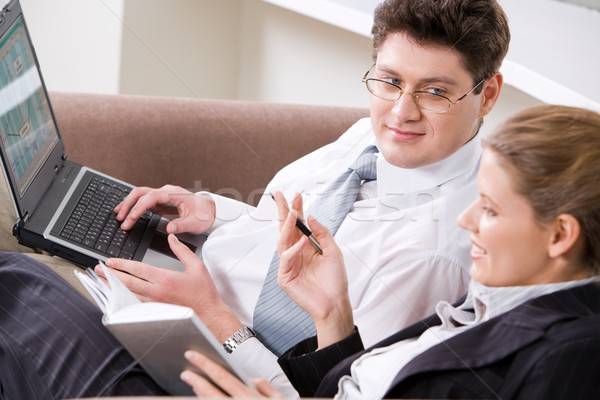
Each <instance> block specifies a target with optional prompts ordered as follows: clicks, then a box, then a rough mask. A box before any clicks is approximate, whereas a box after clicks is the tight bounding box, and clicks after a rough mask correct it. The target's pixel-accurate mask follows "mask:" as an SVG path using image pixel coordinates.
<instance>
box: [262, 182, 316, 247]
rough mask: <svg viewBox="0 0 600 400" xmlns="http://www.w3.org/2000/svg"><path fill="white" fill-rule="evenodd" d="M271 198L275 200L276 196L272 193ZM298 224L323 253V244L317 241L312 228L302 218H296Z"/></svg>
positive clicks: (314, 245)
mask: <svg viewBox="0 0 600 400" xmlns="http://www.w3.org/2000/svg"><path fill="white" fill-rule="evenodd" d="M271 198H272V199H273V200H275V197H274V196H273V195H272V194H271ZM296 226H297V227H298V229H300V231H301V232H302V233H303V234H304V235H305V236H306V237H308V240H310V242H311V243H312V245H313V247H314V248H315V249H316V250H317V251H318V252H319V254H323V248H322V247H321V245H320V244H319V242H317V239H316V238H315V235H313V233H312V232H311V230H310V229H308V226H306V225H304V222H302V221H301V220H300V218H296Z"/></svg>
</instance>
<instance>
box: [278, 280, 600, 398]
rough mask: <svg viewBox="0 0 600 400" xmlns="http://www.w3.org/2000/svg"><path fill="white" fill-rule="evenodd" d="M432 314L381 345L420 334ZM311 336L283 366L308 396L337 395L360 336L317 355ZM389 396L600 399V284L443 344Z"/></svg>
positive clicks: (418, 360) (412, 366)
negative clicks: (339, 383)
mask: <svg viewBox="0 0 600 400" xmlns="http://www.w3.org/2000/svg"><path fill="white" fill-rule="evenodd" d="M440 323H441V321H440V320H439V318H438V317H437V316H436V315H433V316H431V317H429V318H427V319H425V320H423V321H421V322H418V323H416V324H414V325H412V326H410V327H408V328H406V329H404V330H402V331H400V332H398V333H396V334H395V335H392V336H390V337H389V338H387V339H385V340H383V341H382V342H380V343H378V344H376V345H375V346H373V347H372V348H371V349H373V348H376V347H383V346H388V345H391V344H393V343H396V342H398V341H401V340H404V339H407V338H411V337H415V336H418V335H420V334H421V333H423V332H424V331H425V330H426V329H427V328H428V327H430V326H434V325H439V324H440ZM315 348H316V339H315V338H311V339H307V340H305V341H304V342H301V343H299V344H298V345H296V346H294V348H292V349H291V350H290V351H288V352H287V353H286V354H284V355H283V356H282V357H281V358H280V359H279V363H280V365H281V367H282V368H283V370H284V372H285V373H286V375H287V376H288V377H289V379H290V381H291V382H292V384H293V385H294V387H295V388H296V389H297V390H298V392H299V393H300V395H301V396H303V397H310V396H315V397H331V396H333V395H334V394H335V393H336V392H337V384H338V381H339V379H340V378H341V377H342V376H344V375H349V374H350V365H351V363H352V362H353V361H354V360H355V359H356V358H358V357H360V356H361V355H362V354H364V352H365V351H369V350H371V349H368V350H363V346H362V342H361V340H360V335H359V334H358V332H355V333H354V334H353V335H351V336H350V337H348V338H346V339H344V340H342V341H340V342H338V343H336V344H334V345H332V346H329V347H327V348H325V349H321V350H319V351H317V352H315V351H314V350H315ZM385 397H386V398H402V397H405V398H406V397H410V398H461V399H466V398H477V399H483V398H485V399H488V398H492V399H516V398H522V399H562V398H568V399H579V398H580V399H600V288H599V287H598V286H597V285H596V284H588V285H585V286H580V287H576V288H573V289H569V290H563V291H559V292H556V293H552V294H549V295H545V296H542V297H539V298H537V299H534V300H531V301H529V302H526V303H524V304H522V305H520V306H519V307H517V308H515V309H513V310H511V311H509V312H507V313H505V314H502V315H500V316H498V317H496V318H494V319H491V320H489V321H487V322H484V323H482V324H481V325H479V326H477V327H474V328H472V329H470V330H468V331H466V332H464V333H462V334H459V335H456V336H454V337H453V338H451V339H449V340H447V341H445V342H443V343H441V344H439V345H436V346H434V347H432V348H430V349H429V350H427V351H425V352H424V353H422V354H420V355H419V356H417V357H415V358H414V359H413V360H412V361H411V362H409V363H408V364H407V365H406V366H405V367H404V368H402V369H401V370H400V371H399V372H398V374H397V375H396V378H395V379H394V381H393V383H392V385H391V386H390V387H389V389H388V392H387V393H386V396H385Z"/></svg>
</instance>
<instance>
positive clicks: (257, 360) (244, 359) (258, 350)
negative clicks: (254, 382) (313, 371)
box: [228, 338, 300, 399]
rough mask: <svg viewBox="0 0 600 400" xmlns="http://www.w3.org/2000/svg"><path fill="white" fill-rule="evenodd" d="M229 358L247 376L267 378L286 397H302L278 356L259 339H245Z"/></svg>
mask: <svg viewBox="0 0 600 400" xmlns="http://www.w3.org/2000/svg"><path fill="white" fill-rule="evenodd" d="M228 360H229V361H230V362H231V363H232V364H234V365H235V366H236V367H237V368H239V370H240V371H241V372H242V373H244V374H245V375H246V376H247V377H249V378H264V379H266V380H267V381H268V382H269V383H270V384H271V385H272V386H273V387H274V388H275V389H277V391H279V392H280V393H281V394H283V396H284V397H285V398H286V399H295V398H299V397H300V396H299V395H298V392H297V391H296V390H295V389H294V387H293V386H292V384H291V383H290V381H289V380H288V379H287V377H286V376H285V374H284V373H283V371H282V370H281V368H280V367H279V364H278V363H277V356H275V354H273V353H271V351H269V349H267V348H266V347H265V346H264V345H263V344H262V343H261V342H260V341H259V340H258V339H256V338H250V339H248V340H246V341H244V343H242V344H241V345H240V346H239V347H237V348H236V349H235V350H234V351H233V353H231V354H229V356H228Z"/></svg>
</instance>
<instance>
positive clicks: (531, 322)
mask: <svg viewBox="0 0 600 400" xmlns="http://www.w3.org/2000/svg"><path fill="white" fill-rule="evenodd" d="M573 291H578V292H581V291H583V292H584V293H578V295H577V296H574V295H573V293H572V292H573ZM581 294H583V297H584V298H585V297H588V299H589V300H592V301H591V302H585V301H584V302H582V301H581V300H582V296H581ZM590 305H593V306H592V307H591V308H595V309H596V310H595V312H597V311H598V310H597V308H598V290H597V287H595V285H593V284H592V285H585V286H584V287H578V288H575V289H571V290H566V291H561V292H557V293H553V294H549V295H546V296H542V297H540V298H538V299H535V300H532V301H530V302H527V303H525V304H523V305H521V306H519V307H517V308H515V309H514V310H512V311H509V312H508V313H506V314H503V315H500V316H498V317H496V318H494V319H492V320H489V321H487V322H484V323H482V324H481V325H479V326H477V327H474V328H472V329H470V330H468V331H466V332H464V333H462V334H459V335H456V336H454V337H453V338H451V339H449V340H447V341H445V342H443V343H440V344H439V345H436V346H434V347H432V348H431V349H429V350H427V351H425V352H424V353H422V354H421V355H419V356H417V357H415V358H414V359H413V360H412V361H411V362H409V363H408V364H407V365H406V366H405V367H404V368H402V369H401V370H400V372H399V373H398V374H397V375H396V378H395V379H394V381H393V383H392V385H391V388H392V387H394V386H396V385H397V384H398V383H399V382H401V381H402V380H404V379H406V378H408V377H410V376H412V375H415V374H418V373H422V372H433V371H443V370H449V369H465V370H468V369H471V368H478V367H482V366H485V365H489V364H492V363H494V362H496V361H498V360H500V359H502V358H504V357H506V356H508V355H510V354H512V353H515V352H517V351H519V350H520V349H521V348H523V347H525V346H527V345H528V344H530V343H532V342H534V341H536V340H538V339H540V338H542V337H543V336H544V335H545V331H546V329H547V328H548V327H549V326H551V325H552V324H554V323H556V322H558V321H560V320H564V319H573V318H576V317H577V316H578V315H581V314H587V313H589V312H590V307H589V306H590ZM594 306H595V307H594ZM592 312H594V311H592ZM390 344H391V343H390Z"/></svg>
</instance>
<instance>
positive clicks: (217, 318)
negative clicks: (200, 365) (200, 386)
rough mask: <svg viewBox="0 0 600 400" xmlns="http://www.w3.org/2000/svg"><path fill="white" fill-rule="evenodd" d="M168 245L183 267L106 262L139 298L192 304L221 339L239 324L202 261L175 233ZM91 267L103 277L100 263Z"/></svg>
mask: <svg viewBox="0 0 600 400" xmlns="http://www.w3.org/2000/svg"><path fill="white" fill-rule="evenodd" d="M169 246H170V247H171V250H173V253H175V255H176V256H177V258H179V260H180V261H181V262H182V263H183V265H184V267H185V270H184V271H172V270H168V269H164V268H157V267H154V266H152V265H148V264H144V263H141V262H138V261H131V260H124V259H119V258H110V259H108V260H106V266H108V267H109V268H111V269H112V272H113V273H114V274H115V275H116V276H117V278H119V280H120V281H121V282H123V284H125V286H127V287H128V288H129V290H131V291H132V292H133V293H134V294H135V295H136V296H137V297H138V298H139V299H140V300H141V301H156V302H161V303H171V304H178V305H182V306H187V307H190V308H192V309H193V310H194V312H195V313H196V314H197V315H198V316H199V317H200V319H202V321H203V322H204V323H205V325H206V326H207V327H208V328H209V329H210V330H211V331H212V333H213V334H214V335H215V337H216V338H217V339H219V340H220V341H221V342H224V341H225V340H226V339H227V338H228V337H229V336H230V335H231V334H232V333H233V332H235V331H237V330H238V329H240V328H241V327H242V324H241V323H240V322H239V321H238V320H237V318H236V317H235V316H234V314H233V313H232V312H231V310H230V309H229V307H228V306H227V305H226V304H225V302H223V299H221V296H220V295H219V293H218V291H217V289H216V287H215V284H214V282H213V280H212V278H211V276H210V273H209V272H208V270H207V269H206V266H205V265H204V263H203V262H202V261H201V260H200V259H198V257H196V255H195V254H194V253H193V252H192V251H191V250H190V249H189V248H188V247H187V246H186V245H184V244H183V243H181V242H180V241H179V240H178V239H177V237H175V235H169ZM95 271H96V273H97V274H98V275H100V276H101V277H103V278H104V276H103V275H102V269H101V268H100V267H98V266H97V267H96V269H95Z"/></svg>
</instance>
